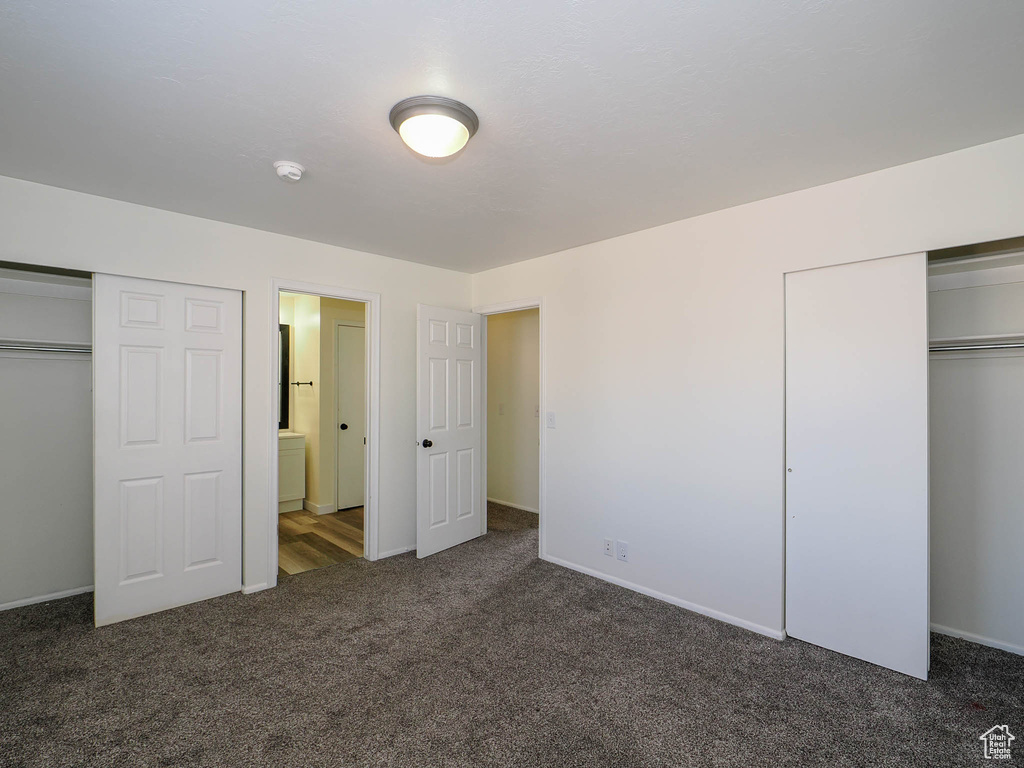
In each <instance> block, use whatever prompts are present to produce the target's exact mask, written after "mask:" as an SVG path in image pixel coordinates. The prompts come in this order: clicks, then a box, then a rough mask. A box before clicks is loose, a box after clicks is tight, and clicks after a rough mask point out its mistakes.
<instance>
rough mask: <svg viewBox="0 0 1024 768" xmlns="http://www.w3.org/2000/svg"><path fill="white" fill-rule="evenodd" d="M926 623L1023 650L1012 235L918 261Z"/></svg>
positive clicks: (1023, 371) (1020, 259)
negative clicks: (923, 347) (925, 357)
mask: <svg viewBox="0 0 1024 768" xmlns="http://www.w3.org/2000/svg"><path fill="white" fill-rule="evenodd" d="M928 313H929V320H928V322H929V353H930V354H929V358H930V360H929V362H930V365H929V426H930V438H929V443H930V470H931V471H930V544H931V547H930V549H931V556H930V564H931V565H930V572H931V588H930V603H931V617H930V621H931V627H932V630H933V631H935V632H939V633H942V634H947V635H952V636H954V637H960V638H963V639H966V640H969V641H972V642H976V643H980V644H983V645H987V646H991V647H994V648H1000V649H1002V650H1005V651H1010V652H1012V653H1017V654H1024V613H1022V612H1021V611H1020V610H1018V609H1017V607H1018V606H1020V605H1022V604H1024V559H1022V558H1021V557H1020V552H1021V550H1022V548H1024V502H1022V500H1024V472H1021V461H1020V457H1021V456H1022V455H1024V238H1014V239H1012V240H1003V241H998V242H993V243H983V244H979V245H971V246H964V247H959V248H950V249H946V250H943V251H933V252H932V253H930V254H929V267H928Z"/></svg>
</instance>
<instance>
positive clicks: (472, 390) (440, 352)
mask: <svg viewBox="0 0 1024 768" xmlns="http://www.w3.org/2000/svg"><path fill="white" fill-rule="evenodd" d="M416 316H417V323H416V324H417V345H416V346H417V369H416V383H417V405H416V424H417V428H418V430H419V432H418V434H417V435H416V441H417V442H416V445H417V447H416V451H417V459H416V468H417V474H416V492H417V500H416V555H417V557H427V556H428V555H432V554H434V553H435V552H440V551H441V550H442V549H447V548H448V547H453V546H455V545H456V544H461V543H463V542H465V541H469V540H470V539H473V538H475V537H477V536H479V535H481V530H482V520H483V503H482V494H483V489H482V485H481V481H482V478H481V476H480V471H481V464H480V458H481V457H480V454H481V451H482V447H483V443H482V436H483V429H482V425H481V423H480V419H481V411H480V407H481V403H480V395H481V381H480V376H481V355H480V331H481V317H480V315H477V314H473V313H472V312H459V311H457V310H454V309H442V308H440V307H429V306H426V305H423V304H420V305H419V306H418V307H417V313H416Z"/></svg>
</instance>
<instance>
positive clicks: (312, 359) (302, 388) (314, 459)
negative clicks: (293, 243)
mask: <svg viewBox="0 0 1024 768" xmlns="http://www.w3.org/2000/svg"><path fill="white" fill-rule="evenodd" d="M292 300H293V303H294V304H293V305H294V308H295V315H294V321H295V324H294V325H293V326H292V343H293V346H292V349H291V370H292V375H293V376H294V377H295V378H294V379H293V380H294V381H311V382H313V385H312V386H306V385H304V384H300V385H297V386H293V387H292V388H291V392H290V394H291V397H292V400H293V404H292V413H293V414H294V415H295V422H294V423H293V425H292V427H291V431H292V432H298V433H299V434H302V435H305V436H306V498H305V501H308V502H309V503H311V504H314V505H316V504H320V503H321V502H320V452H321V449H320V390H321V389H322V382H321V376H320V297H319V296H306V295H303V294H295V295H294V296H293V297H292Z"/></svg>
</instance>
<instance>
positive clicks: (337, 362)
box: [320, 320, 370, 546]
mask: <svg viewBox="0 0 1024 768" xmlns="http://www.w3.org/2000/svg"><path fill="white" fill-rule="evenodd" d="M339 328H362V329H363V344H364V346H365V344H366V321H365V320H364V321H363V322H357V321H355V320H335V321H334V335H333V336H332V337H331V345H332V347H333V349H334V421H335V422H336V423H340V422H341V414H339V413H338V373H339V372H340V370H341V358H340V357H338V329H339ZM320 332H321V333H323V328H322V327H321V330H320ZM363 386H364V387H365V386H366V382H365V376H364V382H363ZM340 431H341V430H335V432H334V464H335V467H334V494H335V496H334V507H335V508H336V509H341V504H340V499H339V498H338V494H339V490H340V487H341V483H340V480H341V458H340V453H341V450H340V448H339V446H338V443H339V442H340V441H341V434H340ZM364 431H365V426H364ZM369 443H370V441H369V438H364V442H363V445H364V450H363V465H364V466H363V470H364V472H365V470H366V466H365V464H366V450H365V446H367V445H369ZM364 485H365V483H364ZM365 511H366V488H365V487H364V488H363V512H364V517H365ZM365 522H366V521H365V519H364V521H363V523H364V525H365ZM363 538H364V541H365V538H366V537H365V534H364V536H363ZM364 546H365V544H364Z"/></svg>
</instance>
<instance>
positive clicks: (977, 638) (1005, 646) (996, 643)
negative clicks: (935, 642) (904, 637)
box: [932, 624, 1024, 656]
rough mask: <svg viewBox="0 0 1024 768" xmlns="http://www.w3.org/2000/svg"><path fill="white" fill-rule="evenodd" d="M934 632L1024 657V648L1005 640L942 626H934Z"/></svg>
mask: <svg viewBox="0 0 1024 768" xmlns="http://www.w3.org/2000/svg"><path fill="white" fill-rule="evenodd" d="M932 632H938V633H939V634H940V635H949V636H950V637H958V638H960V639H961V640H966V641H968V642H970V643H977V644H978V645H987V646H988V647H989V648H998V649H999V650H1000V651H1008V652H1009V653H1016V654H1017V655H1018V656H1024V646H1022V645H1014V644H1013V643H1007V642H1005V641H1003V640H993V639H992V638H991V637H985V636H984V635H975V634H974V633H972V632H964V631H963V630H961V629H953V628H952V627H944V626H942V625H941V624H932Z"/></svg>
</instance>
